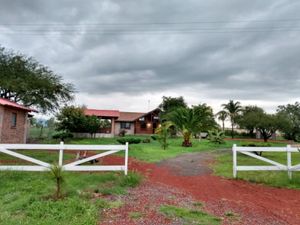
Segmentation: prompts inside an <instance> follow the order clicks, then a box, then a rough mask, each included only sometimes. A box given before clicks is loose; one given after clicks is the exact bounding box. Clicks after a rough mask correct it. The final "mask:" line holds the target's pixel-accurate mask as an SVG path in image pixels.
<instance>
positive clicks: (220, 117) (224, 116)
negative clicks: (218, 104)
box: [216, 110, 228, 131]
mask: <svg viewBox="0 0 300 225" xmlns="http://www.w3.org/2000/svg"><path fill="white" fill-rule="evenodd" d="M216 116H217V118H218V120H221V121H222V130H223V131H225V120H226V119H227V117H228V114H227V112H226V111H225V110H221V111H219V112H218V113H217V114H216Z"/></svg>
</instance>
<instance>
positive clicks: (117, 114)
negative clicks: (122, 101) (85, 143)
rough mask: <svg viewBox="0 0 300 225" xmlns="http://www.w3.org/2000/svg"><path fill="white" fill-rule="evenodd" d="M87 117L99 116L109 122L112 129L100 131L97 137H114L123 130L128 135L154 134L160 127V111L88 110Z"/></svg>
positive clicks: (81, 135) (86, 111)
mask: <svg viewBox="0 0 300 225" xmlns="http://www.w3.org/2000/svg"><path fill="white" fill-rule="evenodd" d="M84 113H85V115H86V116H92V115H93V116H97V117H98V118H99V119H104V120H108V121H109V124H110V127H108V128H105V129H99V131H98V133H96V137H113V136H115V135H118V134H119V133H120V131H121V130H125V131H126V134H137V135H139V134H153V133H154V132H155V129H156V128H157V127H158V126H159V125H160V120H159V114H160V109H154V110H151V111H149V112H121V111H119V110H99V109H86V110H85V111H84ZM76 135H77V136H78V137H88V136H89V134H84V133H81V134H76Z"/></svg>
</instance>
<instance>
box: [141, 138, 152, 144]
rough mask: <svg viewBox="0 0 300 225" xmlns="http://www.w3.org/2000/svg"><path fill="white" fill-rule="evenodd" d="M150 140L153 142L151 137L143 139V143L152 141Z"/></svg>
mask: <svg viewBox="0 0 300 225" xmlns="http://www.w3.org/2000/svg"><path fill="white" fill-rule="evenodd" d="M150 142H151V140H150V138H145V139H143V143H150Z"/></svg>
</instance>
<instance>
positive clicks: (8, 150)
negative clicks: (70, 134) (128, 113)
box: [0, 142, 128, 175]
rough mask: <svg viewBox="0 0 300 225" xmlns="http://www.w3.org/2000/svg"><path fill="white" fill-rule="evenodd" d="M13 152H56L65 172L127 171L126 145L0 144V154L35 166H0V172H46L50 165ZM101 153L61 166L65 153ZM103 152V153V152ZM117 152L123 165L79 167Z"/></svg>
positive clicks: (59, 163)
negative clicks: (122, 160)
mask: <svg viewBox="0 0 300 225" xmlns="http://www.w3.org/2000/svg"><path fill="white" fill-rule="evenodd" d="M14 150H40V151H45V154H49V152H48V151H58V152H59V156H58V165H60V166H62V168H63V170H65V171H124V173H125V175H127V171H128V143H126V145H65V144H64V143H63V142H61V143H60V144H58V145H52V144H0V152H1V153H4V154H7V155H10V156H13V157H16V158H19V159H22V160H25V161H28V162H31V163H33V164H36V165H0V170H16V171H47V170H49V169H50V167H51V164H49V163H47V162H44V161H41V160H39V159H35V158H33V157H30V156H26V155H23V154H21V153H18V152H16V151H14ZM74 150H75V151H102V153H99V154H96V155H93V156H89V157H87V158H84V159H79V160H76V161H74V162H71V163H68V164H65V165H63V158H64V152H65V151H74ZM103 151H104V152H103ZM119 151H124V152H125V158H124V165H93V166H86V165H82V166H81V165H80V164H83V163H86V162H89V161H92V160H95V159H98V158H101V157H104V156H107V155H111V154H114V153H116V152H119Z"/></svg>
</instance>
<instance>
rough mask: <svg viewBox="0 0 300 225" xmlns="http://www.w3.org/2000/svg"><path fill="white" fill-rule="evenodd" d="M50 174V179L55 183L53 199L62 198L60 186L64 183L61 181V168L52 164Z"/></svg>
mask: <svg viewBox="0 0 300 225" xmlns="http://www.w3.org/2000/svg"><path fill="white" fill-rule="evenodd" d="M50 173H51V175H52V177H53V178H54V179H55V183H56V191H55V198H56V199H60V198H61V197H62V193H61V192H62V191H61V185H62V182H63V181H64V179H63V168H62V166H59V165H57V164H53V165H51V167H50Z"/></svg>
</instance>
